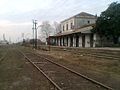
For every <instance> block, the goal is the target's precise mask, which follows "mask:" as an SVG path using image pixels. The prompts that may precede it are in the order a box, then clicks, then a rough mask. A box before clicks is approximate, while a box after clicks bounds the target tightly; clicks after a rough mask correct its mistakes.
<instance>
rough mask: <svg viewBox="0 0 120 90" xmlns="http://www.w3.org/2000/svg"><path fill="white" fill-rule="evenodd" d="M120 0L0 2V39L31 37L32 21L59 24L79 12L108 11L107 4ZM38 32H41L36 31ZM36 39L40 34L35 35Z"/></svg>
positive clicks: (25, 0) (13, 39)
mask: <svg viewBox="0 0 120 90" xmlns="http://www.w3.org/2000/svg"><path fill="white" fill-rule="evenodd" d="M115 1H118V2H119V0H0V40H2V39H3V34H5V37H6V39H7V40H11V41H12V42H18V41H20V40H22V33H24V37H25V38H32V19H36V20H37V21H38V25H39V24H41V22H43V21H50V22H54V21H56V22H60V21H62V20H64V19H66V18H69V17H71V16H73V15H75V14H78V13H80V12H87V13H90V14H93V15H96V14H97V15H100V13H101V12H102V11H104V10H106V9H107V7H108V6H109V5H110V3H112V2H115ZM39 32H40V30H39ZM38 36H39V35H38Z"/></svg>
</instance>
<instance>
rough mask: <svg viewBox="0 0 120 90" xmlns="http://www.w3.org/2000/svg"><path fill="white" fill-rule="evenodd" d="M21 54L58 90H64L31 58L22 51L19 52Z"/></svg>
mask: <svg viewBox="0 0 120 90" xmlns="http://www.w3.org/2000/svg"><path fill="white" fill-rule="evenodd" d="M19 52H20V53H21V54H22V55H23V56H24V57H25V58H26V59H27V60H28V61H29V62H30V63H31V64H32V65H33V66H34V67H35V68H36V69H37V70H38V71H40V72H41V73H42V74H43V75H44V76H45V77H46V78H47V79H48V80H49V81H50V82H51V83H52V84H53V85H54V86H55V88H56V89H57V90H63V89H61V88H60V87H59V86H58V85H57V84H56V83H55V82H54V81H53V80H52V79H50V78H49V77H48V76H47V75H46V74H45V73H44V72H43V71H42V70H41V69H40V68H39V67H38V66H37V65H35V64H34V62H32V61H31V59H30V58H28V57H27V56H26V55H25V54H24V53H23V52H22V51H20V50H19Z"/></svg>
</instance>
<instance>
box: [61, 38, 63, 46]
mask: <svg viewBox="0 0 120 90" xmlns="http://www.w3.org/2000/svg"><path fill="white" fill-rule="evenodd" d="M61 45H62V46H63V37H61Z"/></svg>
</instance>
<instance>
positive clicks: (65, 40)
mask: <svg viewBox="0 0 120 90" xmlns="http://www.w3.org/2000/svg"><path fill="white" fill-rule="evenodd" d="M64 44H65V46H67V38H66V37H64Z"/></svg>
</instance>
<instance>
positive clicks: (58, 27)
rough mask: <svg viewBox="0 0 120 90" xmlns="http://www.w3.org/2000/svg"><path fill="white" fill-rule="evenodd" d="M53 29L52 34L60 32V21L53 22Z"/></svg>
mask: <svg viewBox="0 0 120 90" xmlns="http://www.w3.org/2000/svg"><path fill="white" fill-rule="evenodd" d="M54 29H55V33H54V34H57V33H61V26H60V23H58V22H54Z"/></svg>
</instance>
